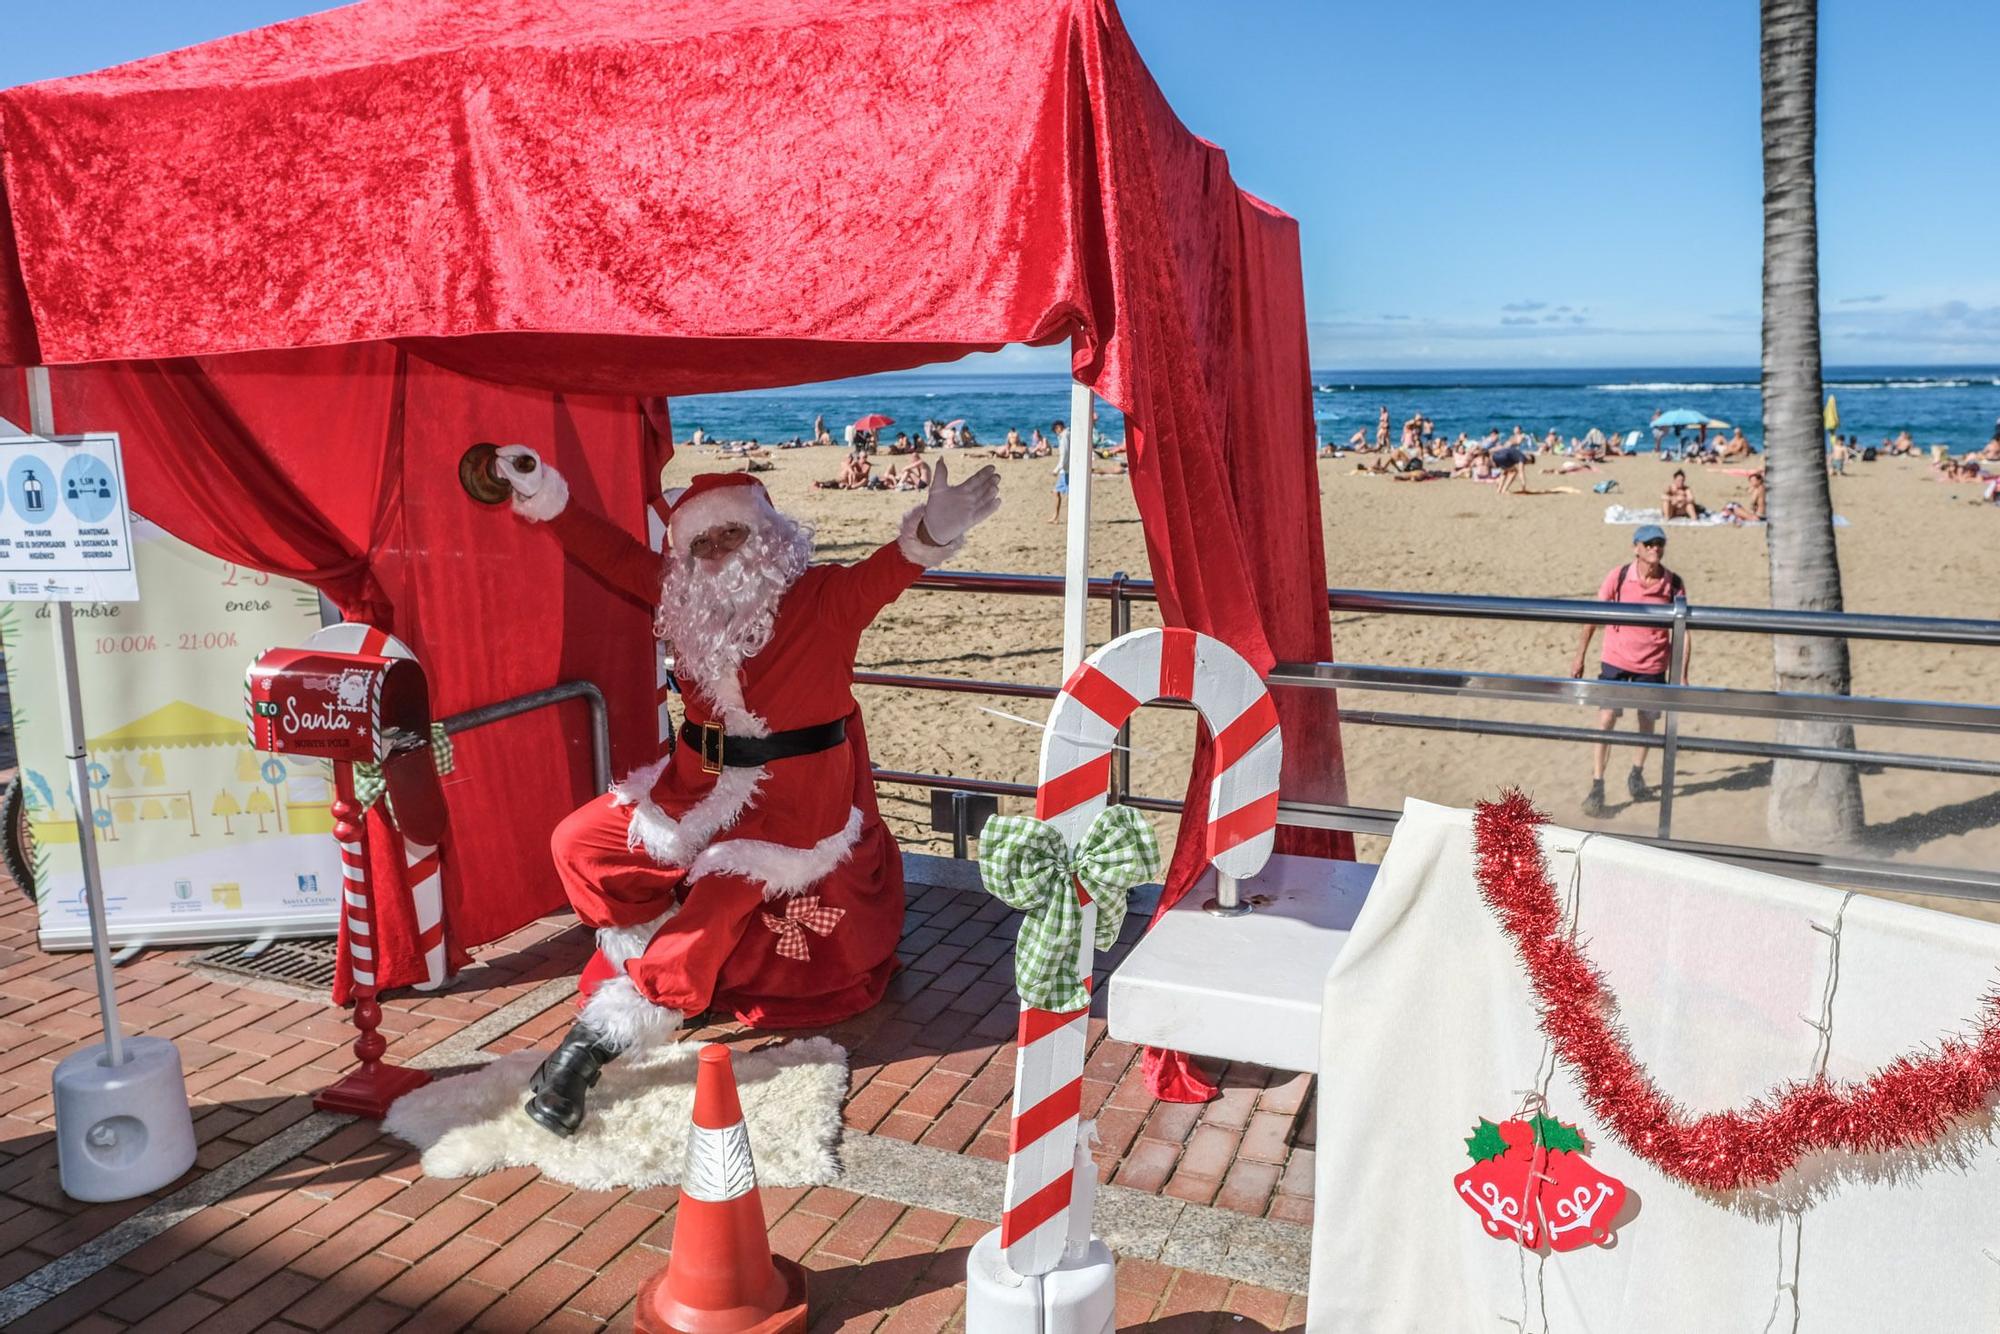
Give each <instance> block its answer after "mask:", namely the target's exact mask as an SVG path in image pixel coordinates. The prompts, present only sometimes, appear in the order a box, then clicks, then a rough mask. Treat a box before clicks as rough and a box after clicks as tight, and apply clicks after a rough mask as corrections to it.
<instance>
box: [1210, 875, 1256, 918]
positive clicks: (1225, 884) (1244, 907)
mask: <svg viewBox="0 0 2000 1334" xmlns="http://www.w3.org/2000/svg"><path fill="white" fill-rule="evenodd" d="M1201 910H1202V911H1203V912H1205V913H1207V914H1208V915H1209V916H1210V917H1241V916H1243V914H1245V913H1247V912H1249V911H1250V905H1249V904H1247V903H1245V902H1243V897H1242V895H1241V893H1240V892H1239V890H1238V887H1237V880H1236V877H1235V876H1233V875H1224V874H1223V873H1222V872H1221V871H1220V870H1218V871H1216V873H1215V897H1214V898H1212V899H1209V900H1208V901H1207V902H1205V903H1203V904H1202V905H1201Z"/></svg>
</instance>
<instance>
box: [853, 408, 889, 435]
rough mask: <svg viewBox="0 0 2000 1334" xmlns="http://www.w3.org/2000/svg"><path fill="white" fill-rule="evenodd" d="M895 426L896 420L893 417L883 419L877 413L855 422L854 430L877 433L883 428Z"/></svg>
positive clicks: (883, 417)
mask: <svg viewBox="0 0 2000 1334" xmlns="http://www.w3.org/2000/svg"><path fill="white" fill-rule="evenodd" d="M895 424H896V419H895V418H894V417H885V416H883V415H882V414H881V413H879V412H871V413H869V414H868V415H867V416H866V417H863V418H861V419H860V420H859V421H857V422H855V423H854V429H855V430H857V431H879V430H881V429H882V428H883V427H884V426H894V425H895Z"/></svg>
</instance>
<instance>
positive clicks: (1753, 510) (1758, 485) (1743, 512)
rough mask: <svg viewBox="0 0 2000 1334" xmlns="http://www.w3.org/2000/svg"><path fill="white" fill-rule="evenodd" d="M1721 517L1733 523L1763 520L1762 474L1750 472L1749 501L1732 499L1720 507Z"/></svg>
mask: <svg viewBox="0 0 2000 1334" xmlns="http://www.w3.org/2000/svg"><path fill="white" fill-rule="evenodd" d="M1722 517H1723V518H1725V519H1727V520H1729V521H1730V522H1731V523H1734V524H1745V523H1762V522H1764V474H1763V473H1761V472H1753V473H1751V474H1750V499H1749V501H1748V502H1747V503H1746V502H1743V501H1736V500H1732V501H1730V502H1729V503H1728V504H1727V505H1724V506H1723V507H1722Z"/></svg>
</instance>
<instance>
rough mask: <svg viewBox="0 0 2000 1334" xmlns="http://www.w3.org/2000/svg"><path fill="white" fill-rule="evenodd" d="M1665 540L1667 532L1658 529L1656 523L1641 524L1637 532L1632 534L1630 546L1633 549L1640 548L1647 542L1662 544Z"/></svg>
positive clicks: (1658, 526) (1660, 528)
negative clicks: (1633, 547)
mask: <svg viewBox="0 0 2000 1334" xmlns="http://www.w3.org/2000/svg"><path fill="white" fill-rule="evenodd" d="M1666 540H1667V530H1666V529H1664V528H1662V527H1660V525H1658V524H1657V523H1648V524H1642V525H1641V526H1640V528H1639V531H1638V532H1636V533H1634V534H1632V545H1633V546H1635V547H1642V546H1644V545H1646V543H1648V542H1664V541H1666Z"/></svg>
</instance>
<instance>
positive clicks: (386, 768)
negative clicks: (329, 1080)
mask: <svg viewBox="0 0 2000 1334" xmlns="http://www.w3.org/2000/svg"><path fill="white" fill-rule="evenodd" d="M331 631H341V632H346V633H344V634H343V635H341V636H340V637H339V639H338V641H337V642H341V643H347V642H348V641H350V640H352V641H354V643H355V644H356V645H357V646H358V647H360V648H361V650H362V651H360V652H344V651H339V650H335V649H332V648H323V647H320V646H319V645H320V644H321V643H322V642H323V641H324V640H325V639H326V638H327V637H329V636H330V632H331ZM377 650H380V651H377ZM407 653H408V650H406V649H403V647H402V646H401V645H400V644H398V643H397V642H396V641H395V640H393V639H391V638H390V637H389V636H388V635H386V634H383V633H382V632H381V631H379V630H374V629H372V628H369V627H367V626H361V625H354V624H347V625H341V626H335V627H329V629H328V630H322V631H321V632H320V634H319V635H318V636H315V637H314V642H313V643H312V644H309V645H308V646H306V647H305V648H297V649H285V648H278V649H271V650H269V651H268V652H266V653H263V654H261V655H260V656H259V657H258V658H257V660H256V662H254V663H252V664H251V666H250V672H249V678H248V681H247V690H248V710H247V712H248V713H249V721H250V740H251V744H252V745H253V746H255V747H256V748H257V749H259V750H264V751H271V752H275V753H278V754H289V755H312V756H317V757H319V758H322V759H327V760H331V761H332V762H333V774H334V792H335V799H334V803H333V820H334V825H333V836H334V837H335V838H336V839H337V840H339V843H340V870H341V896H342V903H343V908H342V921H343V922H344V924H345V927H346V930H345V935H346V940H347V951H346V958H347V962H348V975H349V980H350V983H351V986H350V991H351V998H352V1000H353V1003H354V1027H355V1029H356V1030H357V1032H356V1035H355V1039H354V1055H355V1058H356V1059H357V1060H358V1061H359V1062H360V1063H361V1064H360V1068H359V1069H357V1070H354V1071H353V1072H351V1073H349V1074H347V1075H345V1076H343V1077H342V1078H341V1079H340V1080H339V1082H337V1083H335V1084H333V1085H331V1086H329V1087H327V1088H325V1089H322V1090H320V1092H319V1094H318V1095H317V1096H316V1097H315V1098H314V1099H313V1105H314V1106H315V1107H319V1108H322V1109H324V1110H326V1111H333V1112H346V1113H349V1114H351V1115H355V1116H368V1117H374V1118H376V1119H378V1120H379V1119H380V1118H381V1117H382V1116H384V1115H386V1114H387V1112H388V1110H389V1104H390V1103H392V1102H394V1101H395V1100H396V1099H397V1098H400V1097H402V1096H403V1095H404V1094H405V1093H408V1092H409V1091H410V1090H411V1089H414V1088H420V1087H422V1086H423V1085H425V1084H427V1083H429V1082H430V1076H429V1075H428V1074H426V1073H424V1072H423V1071H421V1070H415V1069H410V1068H408V1067H405V1066H395V1065H390V1064H389V1063H387V1062H386V1061H384V1060H383V1059H382V1056H383V1053H384V1052H386V1051H387V1050H388V1046H389V1043H388V1040H387V1039H386V1038H384V1037H383V1036H382V1035H381V1034H380V1033H379V1032H377V1031H376V1030H377V1029H378V1028H379V1027H380V1026H381V1023H382V1007H381V1005H380V1003H379V1002H378V1001H377V999H376V997H377V994H378V989H379V988H378V980H379V977H380V971H381V956H380V939H379V937H378V935H377V933H376V922H375V901H374V900H375V893H374V884H373V879H372V877H371V875H370V873H369V863H368V826H367V808H366V807H364V806H363V805H362V804H361V802H360V801H358V800H357V799H356V797H355V787H354V766H355V765H356V764H357V763H367V764H372V765H378V766H380V768H381V770H382V776H383V779H384V781H385V782H386V784H387V790H388V793H389V801H390V805H391V809H392V810H393V812H394V818H395V821H396V824H397V826H398V828H399V830H400V832H401V833H402V834H403V835H404V839H405V842H406V844H408V845H410V846H412V847H420V848H421V849H422V851H424V852H425V853H427V854H428V853H434V852H435V850H436V845H437V843H438V842H439V841H440V840H441V839H442V837H443V834H444V823H445V821H444V801H443V794H442V792H441V791H440V789H439V787H438V782H437V769H436V766H435V764H434V762H433V760H432V757H431V753H430V749H429V747H428V746H419V747H415V748H402V747H398V746H396V745H393V744H392V740H393V739H394V738H395V737H397V736H401V737H403V738H406V739H407V738H411V737H423V738H425V739H426V740H428V738H429V735H430V723H431V719H430V693H429V687H428V684H427V683H426V681H425V679H424V672H423V668H422V667H420V666H419V665H418V664H417V662H416V660H415V659H414V658H411V657H409V656H407ZM426 862H427V863H428V865H429V866H430V867H431V868H432V873H433V874H434V873H435V858H434V857H427V858H426ZM440 930H441V928H440ZM441 940H442V937H441V935H440V942H441ZM436 953H437V957H438V959H439V961H440V962H441V961H442V958H443V948H442V944H441V943H440V944H439V946H438V947H437V949H436Z"/></svg>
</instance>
